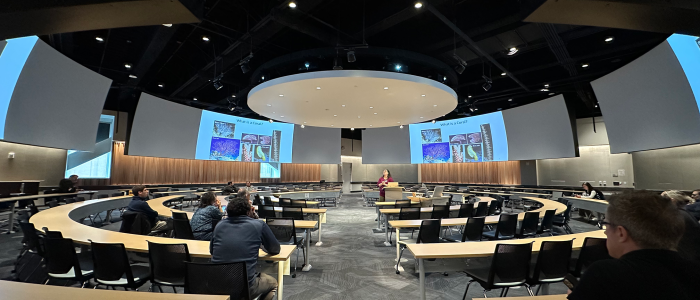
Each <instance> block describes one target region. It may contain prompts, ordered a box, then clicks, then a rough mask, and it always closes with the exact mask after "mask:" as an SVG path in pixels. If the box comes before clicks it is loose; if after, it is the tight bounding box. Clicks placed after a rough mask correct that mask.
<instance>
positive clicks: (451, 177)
mask: <svg viewBox="0 0 700 300" xmlns="http://www.w3.org/2000/svg"><path fill="white" fill-rule="evenodd" d="M420 168H421V179H422V180H421V181H422V182H425V183H460V184H464V183H474V184H504V185H519V184H520V162H519V161H494V162H479V163H446V164H422V165H420Z"/></svg>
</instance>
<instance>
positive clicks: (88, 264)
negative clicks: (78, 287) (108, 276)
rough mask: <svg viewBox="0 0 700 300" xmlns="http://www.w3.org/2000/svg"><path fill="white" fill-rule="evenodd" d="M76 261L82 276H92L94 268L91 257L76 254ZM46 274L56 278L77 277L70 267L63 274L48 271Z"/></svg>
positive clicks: (73, 269)
mask: <svg viewBox="0 0 700 300" xmlns="http://www.w3.org/2000/svg"><path fill="white" fill-rule="evenodd" d="M78 263H79V264H80V273H82V277H92V275H93V270H94V267H93V264H92V257H89V256H86V255H83V254H78ZM48 275H49V276H51V277H53V278H56V279H70V278H77V277H76V276H75V268H71V269H70V270H68V272H66V273H63V274H56V273H48Z"/></svg>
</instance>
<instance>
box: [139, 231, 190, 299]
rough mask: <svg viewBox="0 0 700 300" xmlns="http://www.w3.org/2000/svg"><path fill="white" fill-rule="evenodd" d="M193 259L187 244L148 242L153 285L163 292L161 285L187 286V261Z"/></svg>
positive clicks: (151, 288)
mask: <svg viewBox="0 0 700 300" xmlns="http://www.w3.org/2000/svg"><path fill="white" fill-rule="evenodd" d="M189 261H192V259H191V257H190V251H189V249H188V248H187V244H158V243H152V242H150V241H149V242H148V264H149V267H150V270H151V287H150V288H149V292H150V291H151V290H153V287H154V286H157V287H158V290H159V291H160V292H161V293H162V292H163V289H162V288H161V286H170V287H172V288H173V292H174V293H177V291H176V290H175V287H176V286H182V287H184V286H185V275H186V274H187V265H186V262H189Z"/></svg>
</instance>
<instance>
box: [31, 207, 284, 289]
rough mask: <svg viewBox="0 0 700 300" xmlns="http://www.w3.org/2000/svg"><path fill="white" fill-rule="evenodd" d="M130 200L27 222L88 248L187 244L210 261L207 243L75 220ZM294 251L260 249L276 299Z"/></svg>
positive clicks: (59, 210) (61, 210)
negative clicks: (272, 268)
mask: <svg viewBox="0 0 700 300" xmlns="http://www.w3.org/2000/svg"><path fill="white" fill-rule="evenodd" d="M178 197H182V196H166V197H161V198H157V200H158V201H160V203H161V204H162V203H163V202H164V201H167V200H173V199H176V198H178ZM131 198H132V197H131V196H121V197H113V198H104V199H99V200H87V201H84V202H77V203H71V204H67V205H62V206H59V207H54V208H51V209H47V210H44V211H41V212H39V213H38V214H36V215H34V216H32V217H31V218H30V219H29V222H30V223H33V224H34V227H36V228H44V227H47V228H48V229H50V230H55V231H60V232H61V233H62V234H63V236H64V237H65V238H69V239H72V240H73V242H75V243H78V244H83V245H89V244H90V240H92V241H95V242H99V243H122V244H124V247H125V248H126V250H127V251H133V252H143V253H147V252H148V241H151V242H154V243H163V244H187V248H188V249H189V252H190V255H191V256H192V257H201V258H211V254H210V253H209V241H196V240H184V239H172V238H164V237H157V236H145V235H136V234H129V233H122V232H115V231H109V230H104V229H100V228H95V227H91V226H87V225H84V224H82V223H78V220H79V219H81V218H84V217H85V216H88V215H90V214H95V213H100V212H103V211H107V210H111V209H118V208H121V207H125V206H127V205H128V204H129V202H130V201H131ZM151 201H152V200H151ZM161 206H162V205H161ZM154 209H155V208H154ZM295 248H296V247H295V246H293V245H282V247H281V250H280V253H279V254H277V255H269V254H267V253H265V252H264V251H262V250H260V253H259V259H260V260H265V261H275V262H277V263H278V274H277V283H278V287H277V295H278V297H279V299H282V292H283V282H284V278H283V275H289V256H290V255H291V254H292V252H293V251H294V249H295Z"/></svg>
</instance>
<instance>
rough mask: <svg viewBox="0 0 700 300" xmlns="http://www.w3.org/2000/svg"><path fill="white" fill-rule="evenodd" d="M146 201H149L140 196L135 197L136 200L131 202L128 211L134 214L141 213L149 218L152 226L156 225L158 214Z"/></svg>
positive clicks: (133, 199)
mask: <svg viewBox="0 0 700 300" xmlns="http://www.w3.org/2000/svg"><path fill="white" fill-rule="evenodd" d="M146 200H148V199H143V198H141V197H139V196H134V198H131V202H129V206H127V210H128V211H133V212H140V213H143V214H144V215H146V218H148V222H150V223H151V224H156V218H158V212H157V211H155V210H153V208H151V207H150V206H149V205H148V203H146Z"/></svg>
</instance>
